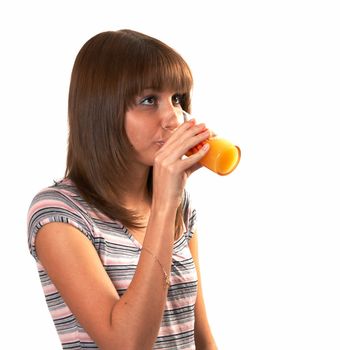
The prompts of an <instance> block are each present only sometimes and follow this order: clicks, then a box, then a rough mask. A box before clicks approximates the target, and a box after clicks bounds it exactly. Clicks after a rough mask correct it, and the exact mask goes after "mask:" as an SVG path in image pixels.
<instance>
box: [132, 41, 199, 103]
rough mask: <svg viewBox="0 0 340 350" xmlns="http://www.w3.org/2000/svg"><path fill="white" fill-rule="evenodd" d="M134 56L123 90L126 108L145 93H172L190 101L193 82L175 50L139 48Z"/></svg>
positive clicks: (186, 67)
mask: <svg viewBox="0 0 340 350" xmlns="http://www.w3.org/2000/svg"><path fill="white" fill-rule="evenodd" d="M142 49H144V50H142V52H140V51H139V52H138V53H137V52H136V56H134V57H131V58H130V59H133V60H134V68H133V69H131V61H130V60H129V61H130V64H129V74H128V75H129V78H128V80H127V82H126V83H127V86H126V88H127V89H126V97H127V101H128V104H129V105H130V103H132V102H133V99H134V98H135V96H137V95H139V94H141V93H142V91H143V90H145V89H153V90H157V91H165V90H169V91H174V92H177V93H180V94H183V95H184V96H186V97H187V99H189V96H190V92H191V89H192V85H193V78H192V74H191V71H190V68H189V66H188V65H187V63H186V62H185V61H184V59H183V58H182V57H181V56H180V55H179V54H177V53H176V52H175V51H174V50H172V49H170V48H168V47H167V46H166V45H164V44H162V46H161V47H154V46H152V47H150V46H149V45H148V46H145V47H142Z"/></svg>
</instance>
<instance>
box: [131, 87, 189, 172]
mask: <svg viewBox="0 0 340 350" xmlns="http://www.w3.org/2000/svg"><path fill="white" fill-rule="evenodd" d="M182 98H183V95H181V94H180V93H177V92H173V91H155V90H153V89H145V90H144V91H143V92H142V93H141V95H140V96H137V97H136V98H135V101H134V105H133V106H132V107H131V108H130V109H129V110H128V111H127V112H126V116H125V130H126V134H127V136H128V139H129V141H130V143H131V145H132V146H133V148H134V150H135V152H136V155H137V158H136V161H137V162H138V163H141V164H144V165H147V166H152V165H153V162H154V158H155V155H156V153H157V151H158V150H159V149H160V148H161V147H162V146H163V144H164V143H165V142H166V140H167V139H168V138H169V137H170V135H171V133H172V132H173V131H174V130H176V128H177V127H178V126H179V125H180V124H181V123H183V114H182V107H181V102H182Z"/></svg>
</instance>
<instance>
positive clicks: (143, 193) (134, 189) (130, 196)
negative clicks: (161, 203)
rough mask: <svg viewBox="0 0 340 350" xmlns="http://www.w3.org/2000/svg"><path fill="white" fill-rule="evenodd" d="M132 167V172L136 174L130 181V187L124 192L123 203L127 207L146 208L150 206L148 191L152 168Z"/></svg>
mask: <svg viewBox="0 0 340 350" xmlns="http://www.w3.org/2000/svg"><path fill="white" fill-rule="evenodd" d="M136 170H137V169H130V173H131V174H134V176H133V177H132V179H131V180H130V181H129V188H128V190H126V191H125V192H124V194H123V203H124V205H125V207H126V208H127V209H132V210H137V211H138V210H143V211H144V210H145V208H146V207H149V206H150V203H151V198H150V194H149V191H148V176H149V170H150V168H149V167H147V168H144V169H139V171H136Z"/></svg>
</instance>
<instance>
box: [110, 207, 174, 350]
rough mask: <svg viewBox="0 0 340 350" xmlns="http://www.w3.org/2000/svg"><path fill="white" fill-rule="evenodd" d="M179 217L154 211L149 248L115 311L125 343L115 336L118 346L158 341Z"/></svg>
mask: <svg viewBox="0 0 340 350" xmlns="http://www.w3.org/2000/svg"><path fill="white" fill-rule="evenodd" d="M175 216H176V210H175V209H169V208H166V209H165V208H160V207H154V208H153V209H152V211H151V215H150V219H149V223H148V227H147V231H146V235H145V239H144V243H143V247H145V248H146V249H147V250H146V249H145V250H143V249H142V251H141V255H140V259H139V262H138V266H137V269H136V272H135V275H134V277H133V279H132V281H131V284H130V286H129V288H128V289H127V291H126V292H125V293H124V295H123V296H122V297H121V299H120V300H119V301H118V302H117V303H116V304H115V305H114V306H113V309H112V312H111V325H112V328H113V331H114V333H115V334H117V335H118V337H119V336H120V337H121V343H120V341H119V339H117V338H116V339H115V346H116V347H118V348H120V347H119V346H121V347H122V348H124V349H130V348H131V349H135V348H136V349H151V348H152V345H153V344H154V342H155V339H156V337H157V334H158V331H159V327H160V323H161V320H162V315H163V311H164V305H165V301H166V295H167V285H166V278H165V274H164V271H165V273H166V274H167V275H168V276H169V275H170V269H171V260H172V249H173V242H174V227H175ZM151 253H152V254H151ZM157 259H158V261H157ZM163 269H164V271H163ZM127 342H128V343H129V345H127Z"/></svg>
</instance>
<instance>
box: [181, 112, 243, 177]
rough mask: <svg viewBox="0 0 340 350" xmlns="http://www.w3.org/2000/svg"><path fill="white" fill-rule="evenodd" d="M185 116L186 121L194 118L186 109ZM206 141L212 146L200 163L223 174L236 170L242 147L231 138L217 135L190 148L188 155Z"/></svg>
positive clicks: (197, 149)
mask: <svg viewBox="0 0 340 350" xmlns="http://www.w3.org/2000/svg"><path fill="white" fill-rule="evenodd" d="M183 117H184V121H186V120H190V119H191V118H192V117H191V115H190V114H189V113H187V112H185V111H183ZM205 143H208V144H209V146H210V148H209V151H208V153H207V154H206V155H205V156H204V157H203V158H202V159H201V160H200V164H202V165H203V166H205V167H206V168H208V169H210V170H212V171H214V172H215V173H217V174H218V175H222V176H223V175H228V174H230V173H231V172H232V171H233V170H235V168H236V167H237V165H238V163H239V162H240V158H241V150H240V148H239V147H238V146H236V145H234V144H233V143H232V142H230V141H229V140H226V139H225V138H222V137H220V136H217V135H214V136H212V137H210V138H208V139H207V140H206V141H204V142H202V143H200V144H198V145H196V146H195V147H193V148H192V149H190V150H189V151H188V152H187V154H186V155H187V156H190V155H192V154H194V153H196V152H197V151H199V149H200V148H201V147H203V145H204V144H205Z"/></svg>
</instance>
